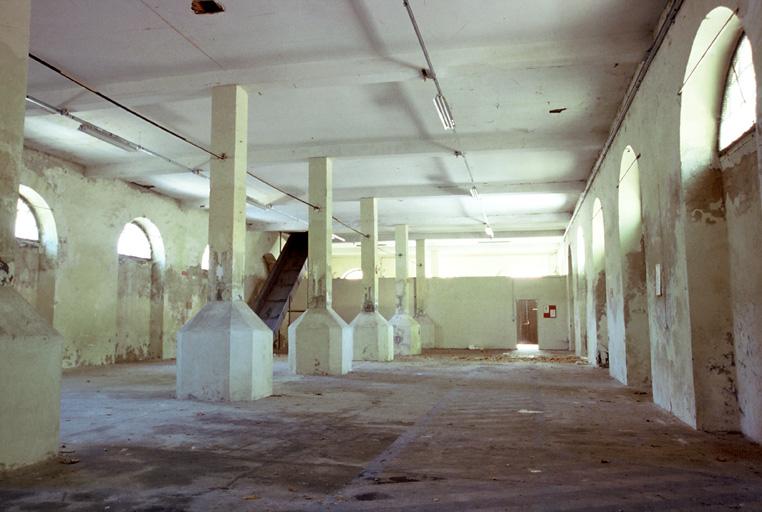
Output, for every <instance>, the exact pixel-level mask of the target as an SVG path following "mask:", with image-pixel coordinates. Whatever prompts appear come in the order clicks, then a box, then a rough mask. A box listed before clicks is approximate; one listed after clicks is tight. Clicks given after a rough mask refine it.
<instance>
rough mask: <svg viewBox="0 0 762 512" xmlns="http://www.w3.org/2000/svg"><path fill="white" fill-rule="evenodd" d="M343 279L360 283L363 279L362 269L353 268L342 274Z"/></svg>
mask: <svg viewBox="0 0 762 512" xmlns="http://www.w3.org/2000/svg"><path fill="white" fill-rule="evenodd" d="M341 278H342V279H348V280H350V281H359V280H360V279H362V269H359V268H353V269H351V270H347V271H346V272H344V274H342V276H341Z"/></svg>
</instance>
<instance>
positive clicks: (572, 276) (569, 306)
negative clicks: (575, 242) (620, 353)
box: [566, 245, 577, 350]
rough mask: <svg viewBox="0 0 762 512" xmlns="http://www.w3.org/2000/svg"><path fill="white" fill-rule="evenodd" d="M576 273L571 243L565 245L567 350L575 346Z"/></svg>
mask: <svg viewBox="0 0 762 512" xmlns="http://www.w3.org/2000/svg"><path fill="white" fill-rule="evenodd" d="M576 277H577V273H576V272H575V271H574V259H573V257H572V248H571V245H567V246H566V297H567V300H566V310H567V311H568V312H569V315H568V317H569V319H568V323H569V326H568V331H569V350H575V349H576V346H577V342H576V332H575V328H574V312H575V311H576V310H577V308H576V305H575V304H576V303H575V301H576V297H575V290H576V286H577V281H576Z"/></svg>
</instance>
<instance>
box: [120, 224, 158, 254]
mask: <svg viewBox="0 0 762 512" xmlns="http://www.w3.org/2000/svg"><path fill="white" fill-rule="evenodd" d="M117 252H118V253H119V254H120V255H122V256H132V257H133V258H140V259H144V260H150V259H152V258H153V251H152V249H151V242H150V240H149V239H148V235H147V234H146V232H145V231H144V230H143V228H142V227H140V225H138V224H137V223H136V222H129V223H127V224H126V225H125V226H124V229H123V230H122V234H121V235H119V243H118V244H117Z"/></svg>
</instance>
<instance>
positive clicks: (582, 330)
mask: <svg viewBox="0 0 762 512" xmlns="http://www.w3.org/2000/svg"><path fill="white" fill-rule="evenodd" d="M576 244H577V271H576V275H575V279H576V283H577V286H576V289H575V297H576V309H575V312H576V314H575V315H574V319H575V340H576V345H575V348H576V350H575V353H576V354H577V355H578V356H580V357H587V352H588V345H589V343H588V340H587V320H586V319H587V277H586V276H587V273H586V271H585V264H586V263H585V233H584V231H583V229H582V226H578V227H577V240H576Z"/></svg>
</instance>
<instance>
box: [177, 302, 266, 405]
mask: <svg viewBox="0 0 762 512" xmlns="http://www.w3.org/2000/svg"><path fill="white" fill-rule="evenodd" d="M272 392H273V332H272V331H271V330H270V329H269V328H268V327H267V325H265V323H264V322H262V320H260V318H259V317H258V316H257V315H256V314H254V312H253V311H252V310H251V309H250V308H249V306H247V305H246V303H245V302H243V301H240V300H237V301H233V302H225V301H213V302H209V303H207V304H206V305H205V306H204V307H203V308H202V309H201V311H199V312H198V313H197V314H196V316H194V317H193V318H192V319H191V320H190V321H189V322H188V323H187V324H185V325H184V326H183V328H182V329H180V331H179V332H178V333H177V398H180V399H196V400H208V401H225V402H232V401H242V400H257V399H259V398H264V397H267V396H270V395H271V394H272Z"/></svg>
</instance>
